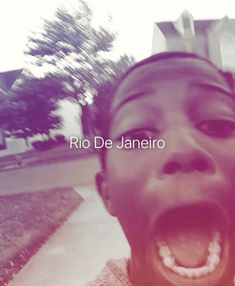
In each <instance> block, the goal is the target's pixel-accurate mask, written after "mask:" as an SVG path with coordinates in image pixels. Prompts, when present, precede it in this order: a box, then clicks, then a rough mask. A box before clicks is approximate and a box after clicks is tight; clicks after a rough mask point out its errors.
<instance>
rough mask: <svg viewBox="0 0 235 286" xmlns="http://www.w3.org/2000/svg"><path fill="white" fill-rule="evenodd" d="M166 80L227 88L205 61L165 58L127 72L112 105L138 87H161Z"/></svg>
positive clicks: (215, 71)
mask: <svg viewBox="0 0 235 286" xmlns="http://www.w3.org/2000/svg"><path fill="white" fill-rule="evenodd" d="M179 79H180V81H178V80H179ZM167 81H169V82H171V83H172V81H174V82H175V84H176V85H177V84H179V82H180V84H181V85H182V84H185V85H187V84H190V83H191V82H192V81H194V82H198V83H208V84H216V85H219V86H221V87H226V88H227V89H228V84H227V83H226V81H225V79H224V78H223V76H222V75H221V74H220V72H219V71H218V70H217V69H216V68H215V67H213V66H212V65H210V64H209V63H207V62H206V61H203V60H200V59H192V58H174V59H165V60H161V61H157V62H152V63H148V64H144V65H143V66H140V67H137V68H136V69H134V70H133V71H132V72H131V73H130V74H128V75H127V77H126V78H125V79H124V80H123V81H122V82H121V84H120V85H119V87H118V89H117V91H116V93H115V96H114V100H113V103H112V107H113V108H115V107H116V106H117V105H119V104H120V102H122V101H125V100H126V99H128V97H130V96H132V94H133V93H135V92H138V91H139V90H140V89H143V90H145V91H146V90H148V89H151V88H156V86H158V87H161V84H165V83H166V82H167Z"/></svg>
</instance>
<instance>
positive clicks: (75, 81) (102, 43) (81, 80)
mask: <svg viewBox="0 0 235 286" xmlns="http://www.w3.org/2000/svg"><path fill="white" fill-rule="evenodd" d="M77 3H78V7H75V8H74V9H73V10H69V9H68V8H66V7H61V8H59V9H58V10H57V12H56V15H55V19H54V20H50V21H49V20H45V22H44V29H43V30H42V31H41V32H40V33H34V34H33V35H32V36H31V37H30V38H29V43H28V48H27V50H26V56H27V58H28V59H29V60H30V61H31V64H32V65H31V67H32V69H33V68H35V67H37V69H41V70H43V71H44V75H47V77H48V79H51V78H53V79H56V81H57V82H59V83H60V84H61V90H60V91H59V92H58V93H56V92H55V93H54V97H56V98H57V99H60V98H63V97H68V98H70V99H71V100H73V101H75V102H77V103H78V104H80V106H81V107H82V111H83V113H86V111H87V110H88V108H85V107H84V106H85V105H86V104H87V103H91V102H92V98H93V96H94V95H95V94H96V93H97V90H98V89H99V88H100V86H101V85H103V84H104V82H106V83H107V82H110V80H111V79H112V78H113V77H114V76H116V74H120V68H121V69H122V68H123V63H124V62H126V63H127V62H128V61H129V64H131V63H133V58H129V57H127V56H123V57H122V58H120V60H119V61H118V62H117V63H116V62H115V61H112V60H110V59H108V58H107V54H108V52H109V51H110V50H111V49H112V47H113V42H114V40H115V34H114V33H112V32H110V31H108V30H107V29H105V28H104V27H99V28H94V26H93V23H92V13H91V10H90V9H89V7H88V6H87V4H86V3H85V2H83V1H79V0H78V2H77Z"/></svg>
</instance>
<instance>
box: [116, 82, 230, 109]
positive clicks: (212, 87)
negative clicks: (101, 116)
mask: <svg viewBox="0 0 235 286" xmlns="http://www.w3.org/2000/svg"><path fill="white" fill-rule="evenodd" d="M195 86H196V87H201V88H204V89H205V88H206V89H207V90H213V91H217V92H222V93H224V94H226V95H228V96H230V97H231V98H234V94H233V93H232V91H228V90H227V89H225V88H223V87H222V86H221V85H218V84H214V83H208V82H202V81H201V80H200V81H193V82H191V83H190V87H195ZM150 94H151V90H146V91H141V92H136V93H133V94H131V95H129V96H127V98H125V99H124V100H122V101H121V102H120V103H119V104H118V105H117V106H116V107H115V108H114V109H113V111H112V112H113V113H117V111H118V110H119V109H120V108H121V107H122V106H123V105H125V104H126V103H128V102H130V101H133V100H136V99H138V98H140V97H142V96H146V95H150Z"/></svg>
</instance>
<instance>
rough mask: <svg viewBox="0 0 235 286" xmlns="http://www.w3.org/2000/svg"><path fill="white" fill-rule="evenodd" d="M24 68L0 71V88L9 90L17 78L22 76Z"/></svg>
mask: <svg viewBox="0 0 235 286" xmlns="http://www.w3.org/2000/svg"><path fill="white" fill-rule="evenodd" d="M21 72H22V69H17V70H12V71H7V72H1V73H0V90H3V91H5V92H6V91H8V90H9V89H10V88H11V87H12V85H13V84H14V82H15V81H16V80H17V78H18V77H19V76H20V74H21Z"/></svg>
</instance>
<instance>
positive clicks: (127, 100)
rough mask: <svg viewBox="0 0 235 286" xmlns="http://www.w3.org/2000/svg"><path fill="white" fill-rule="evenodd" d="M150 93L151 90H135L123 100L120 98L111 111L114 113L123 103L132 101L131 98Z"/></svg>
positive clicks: (134, 98)
mask: <svg viewBox="0 0 235 286" xmlns="http://www.w3.org/2000/svg"><path fill="white" fill-rule="evenodd" d="M150 93H151V91H150V90H149V91H141V92H136V93H133V94H131V95H129V96H127V98H125V99H124V100H122V101H121V102H120V103H119V104H118V105H117V106H116V107H115V108H114V109H113V111H112V112H113V113H116V112H117V111H118V110H119V109H120V108H121V107H122V106H123V105H124V104H126V103H128V102H130V101H133V100H136V99H138V98H139V97H142V96H146V95H149V94H150Z"/></svg>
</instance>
